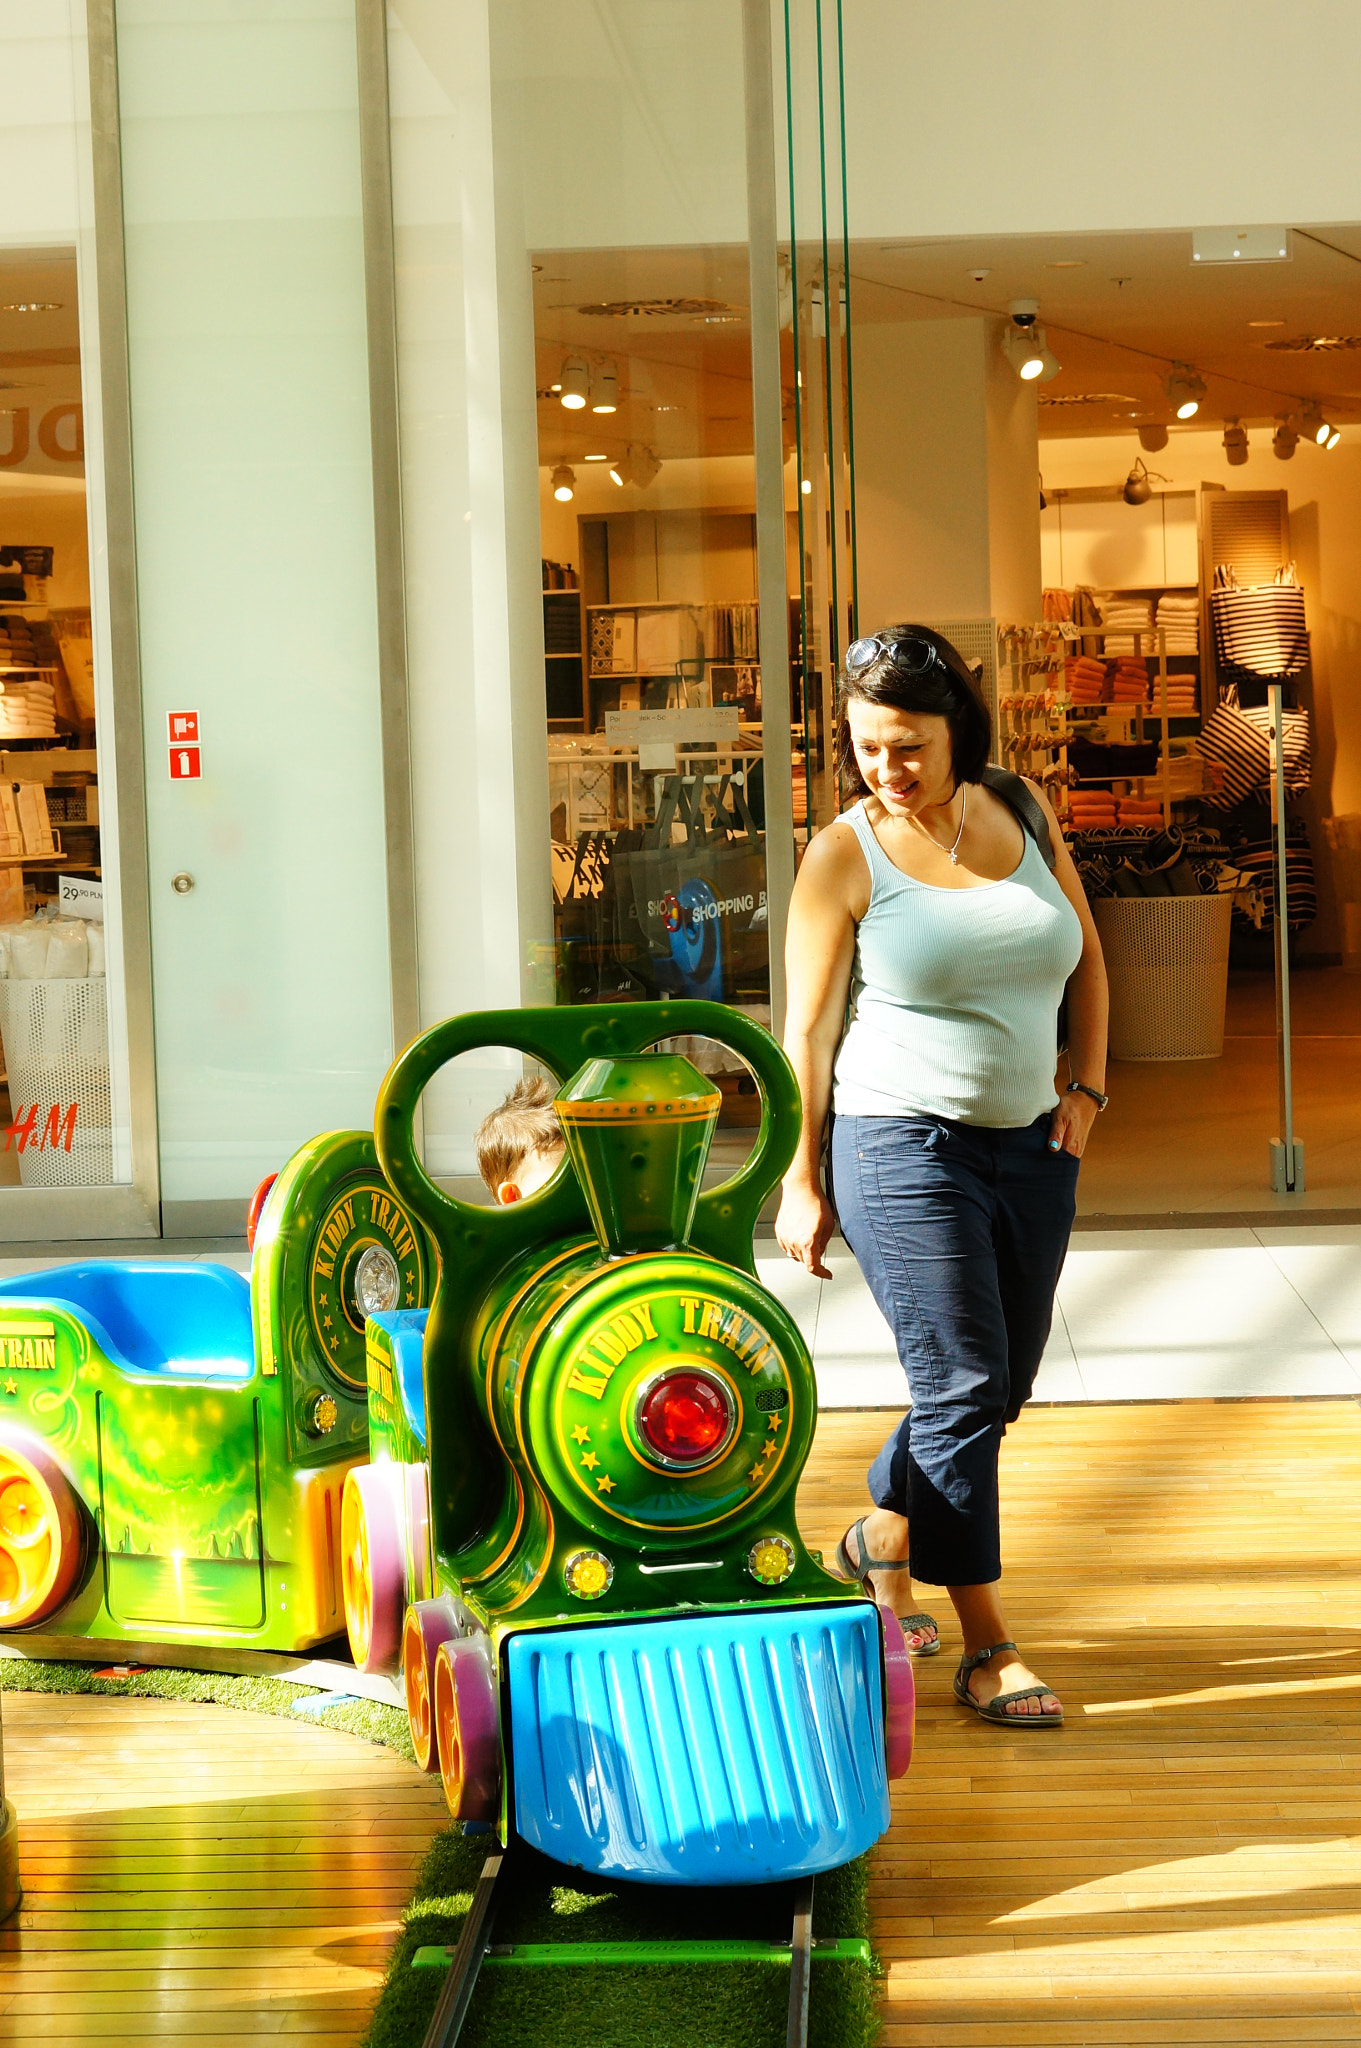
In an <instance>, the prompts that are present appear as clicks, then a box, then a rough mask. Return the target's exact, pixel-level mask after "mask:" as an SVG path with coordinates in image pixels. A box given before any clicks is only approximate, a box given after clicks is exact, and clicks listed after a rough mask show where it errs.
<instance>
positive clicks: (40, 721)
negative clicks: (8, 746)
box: [0, 676, 57, 740]
mask: <svg viewBox="0 0 1361 2048" xmlns="http://www.w3.org/2000/svg"><path fill="white" fill-rule="evenodd" d="M56 709H57V705H56V691H55V690H54V689H53V687H52V684H51V683H45V682H42V681H41V680H40V679H39V678H37V677H36V676H35V677H32V678H27V677H26V678H24V679H23V680H20V679H19V678H17V677H14V676H10V677H8V678H7V679H6V681H5V683H4V684H3V686H2V687H0V739H11V740H45V739H53V738H55V736H56V731H57V718H56Z"/></svg>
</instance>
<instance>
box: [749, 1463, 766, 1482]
mask: <svg viewBox="0 0 1361 2048" xmlns="http://www.w3.org/2000/svg"><path fill="white" fill-rule="evenodd" d="M765 1469H766V1468H765V1466H764V1465H761V1464H756V1465H753V1466H752V1468H751V1470H750V1472H748V1474H747V1477H748V1479H753V1480H755V1479H759V1478H760V1477H761V1474H762V1473H763V1472H764V1471H765Z"/></svg>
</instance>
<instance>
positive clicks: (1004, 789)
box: [983, 768, 1054, 870]
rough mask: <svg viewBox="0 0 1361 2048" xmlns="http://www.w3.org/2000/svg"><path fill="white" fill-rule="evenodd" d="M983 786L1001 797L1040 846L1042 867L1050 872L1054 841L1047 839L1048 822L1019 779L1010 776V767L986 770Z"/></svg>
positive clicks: (1052, 864)
mask: <svg viewBox="0 0 1361 2048" xmlns="http://www.w3.org/2000/svg"><path fill="white" fill-rule="evenodd" d="M983 785H984V787H985V788H986V789H990V790H991V791H992V793H993V795H994V796H1000V797H1001V799H1002V802H1003V803H1004V804H1009V805H1010V806H1011V808H1012V810H1013V811H1015V813H1016V816H1017V817H1018V818H1019V819H1020V821H1021V824H1022V826H1023V827H1024V829H1025V830H1026V831H1027V832H1028V833H1029V834H1030V836H1031V838H1032V839H1033V840H1034V842H1035V844H1036V846H1038V847H1039V849H1040V854H1041V856H1042V858H1043V860H1044V864H1045V866H1046V867H1047V868H1049V869H1051V870H1052V869H1053V866H1054V842H1053V840H1052V839H1051V838H1050V836H1049V820H1048V819H1047V818H1046V817H1045V815H1044V812H1043V811H1042V810H1041V809H1040V806H1039V804H1038V803H1037V802H1036V801H1035V798H1034V797H1033V796H1032V795H1031V793H1030V791H1029V790H1028V789H1027V788H1026V786H1025V784H1024V783H1023V782H1022V780H1021V778H1020V776H1019V775H1013V774H1012V772H1011V770H1010V768H985V769H984V770H983Z"/></svg>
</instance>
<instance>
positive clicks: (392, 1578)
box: [340, 1465, 406, 1671]
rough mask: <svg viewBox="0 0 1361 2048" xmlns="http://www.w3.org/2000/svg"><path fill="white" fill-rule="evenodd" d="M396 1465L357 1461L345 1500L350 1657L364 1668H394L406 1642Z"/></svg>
mask: <svg viewBox="0 0 1361 2048" xmlns="http://www.w3.org/2000/svg"><path fill="white" fill-rule="evenodd" d="M393 1469H394V1468H393V1467H392V1466H390V1465H356V1466H355V1468H354V1470H353V1471H352V1472H348V1473H347V1474H346V1475H345V1492H344V1495H343V1497H342V1499H341V1503H340V1582H341V1590H342V1592H343V1594H344V1598H345V1632H346V1634H347V1635H348V1636H349V1638H350V1655H351V1656H352V1657H353V1658H354V1661H355V1663H356V1664H357V1665H358V1666H359V1669H360V1670H361V1671H391V1670H392V1669H393V1667H394V1666H395V1665H396V1662H397V1656H398V1651H399V1649H400V1646H401V1631H402V1610H403V1608H404V1607H405V1605H406V1568H405V1564H404V1562H403V1558H402V1530H401V1524H400V1522H399V1521H398V1516H397V1502H398V1501H399V1500H400V1498H401V1495H400V1493H398V1492H396V1491H395V1489H394V1488H393V1486H392V1485H391V1483H390V1480H391V1474H392V1471H393Z"/></svg>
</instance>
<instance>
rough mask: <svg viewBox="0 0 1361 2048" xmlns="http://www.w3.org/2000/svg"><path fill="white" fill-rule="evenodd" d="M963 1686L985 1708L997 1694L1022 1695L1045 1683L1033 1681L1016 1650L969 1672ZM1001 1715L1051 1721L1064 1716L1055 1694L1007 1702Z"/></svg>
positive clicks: (999, 1655) (1009, 1651)
mask: <svg viewBox="0 0 1361 2048" xmlns="http://www.w3.org/2000/svg"><path fill="white" fill-rule="evenodd" d="M966 1654H967V1653H966ZM966 1683H967V1685H968V1688H969V1692H970V1694H971V1695H972V1697H973V1698H974V1699H975V1700H977V1702H978V1704H979V1706H980V1707H986V1706H987V1704H988V1702H989V1701H990V1700H995V1699H996V1698H997V1696H998V1694H999V1693H1004V1692H1024V1691H1025V1690H1026V1688H1027V1687H1029V1686H1037V1685H1043V1683H1044V1681H1043V1679H1041V1678H1037V1677H1036V1675H1035V1673H1034V1672H1033V1671H1032V1670H1031V1669H1030V1666H1029V1665H1028V1664H1026V1663H1024V1662H1023V1661H1022V1659H1021V1658H1020V1657H1019V1656H1018V1655H1017V1653H1016V1651H1015V1650H1000V1651H999V1652H998V1654H997V1655H996V1656H995V1657H990V1658H989V1660H988V1662H987V1663H986V1664H980V1665H979V1666H978V1669H977V1670H976V1671H971V1672H970V1673H969V1676H968V1679H967V1680H966ZM1002 1712H1003V1713H1004V1714H1007V1715H1016V1716H1020V1715H1022V1714H1027V1715H1032V1714H1033V1715H1043V1716H1045V1717H1046V1718H1048V1719H1050V1720H1053V1719H1056V1718H1057V1717H1058V1716H1059V1715H1060V1714H1061V1713H1062V1712H1063V1706H1062V1703H1061V1702H1060V1700H1059V1698H1058V1695H1057V1694H1056V1693H1052V1692H1042V1693H1040V1694H1039V1695H1038V1696H1037V1695H1035V1694H1033V1693H1032V1694H1031V1697H1030V1698H1029V1699H1024V1700H1009V1701H1008V1702H1007V1704H1006V1706H1005V1707H1003V1709H1002Z"/></svg>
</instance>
